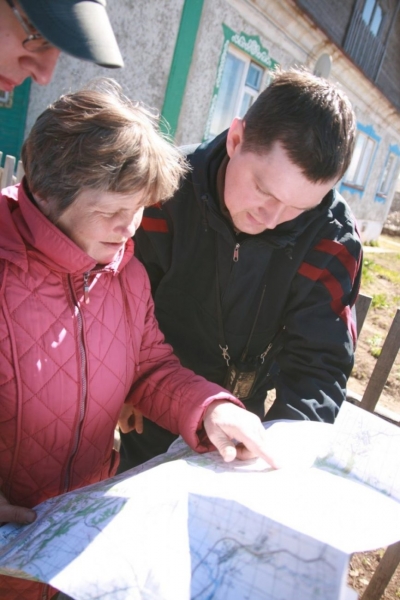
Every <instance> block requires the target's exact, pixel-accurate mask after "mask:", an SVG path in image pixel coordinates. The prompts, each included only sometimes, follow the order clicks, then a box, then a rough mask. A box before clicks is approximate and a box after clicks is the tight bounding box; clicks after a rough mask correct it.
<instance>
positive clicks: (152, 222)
mask: <svg viewBox="0 0 400 600" xmlns="http://www.w3.org/2000/svg"><path fill="white" fill-rule="evenodd" d="M141 224H142V227H143V229H144V230H145V231H156V232H158V233H168V225H167V221H166V220H165V219H152V218H151V217H143V219H142V223H141Z"/></svg>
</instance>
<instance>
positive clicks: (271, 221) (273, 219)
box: [265, 202, 286, 229]
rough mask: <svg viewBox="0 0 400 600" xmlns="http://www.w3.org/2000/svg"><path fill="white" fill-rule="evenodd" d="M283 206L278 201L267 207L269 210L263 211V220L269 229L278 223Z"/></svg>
mask: <svg viewBox="0 0 400 600" xmlns="http://www.w3.org/2000/svg"><path fill="white" fill-rule="evenodd" d="M285 208H286V207H285V206H284V205H283V204H281V203H278V202H276V203H274V205H273V206H270V207H269V210H268V211H266V213H265V221H266V225H267V227H268V228H269V229H273V228H274V227H276V226H277V225H278V224H279V223H280V221H281V218H282V215H283V212H284V210H285Z"/></svg>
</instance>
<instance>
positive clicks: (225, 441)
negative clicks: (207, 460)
mask: <svg viewBox="0 0 400 600" xmlns="http://www.w3.org/2000/svg"><path fill="white" fill-rule="evenodd" d="M210 441H211V442H212V443H213V444H214V446H215V447H216V449H217V450H218V452H219V453H220V455H221V456H222V458H223V459H224V461H225V462H232V461H233V460H235V458H236V446H235V444H234V443H233V442H232V441H231V440H230V439H229V437H228V436H227V435H225V434H224V433H223V432H220V434H219V435H215V436H213V439H212V438H211V437H210Z"/></svg>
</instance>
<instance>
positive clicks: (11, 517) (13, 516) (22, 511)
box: [0, 504, 36, 525]
mask: <svg viewBox="0 0 400 600" xmlns="http://www.w3.org/2000/svg"><path fill="white" fill-rule="evenodd" d="M35 519H36V513H35V511H34V510H31V509H30V508H25V507H23V506H14V505H13V504H4V505H2V506H0V523H21V524H22V525H27V524H28V523H33V521H34V520H35Z"/></svg>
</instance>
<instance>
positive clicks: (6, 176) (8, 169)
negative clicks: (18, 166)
mask: <svg viewBox="0 0 400 600" xmlns="http://www.w3.org/2000/svg"><path fill="white" fill-rule="evenodd" d="M14 170H15V157H14V156H11V155H10V154H7V156H6V160H5V163H4V168H3V174H2V177H1V187H2V188H4V187H7V186H9V185H12V184H13V176H14Z"/></svg>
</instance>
